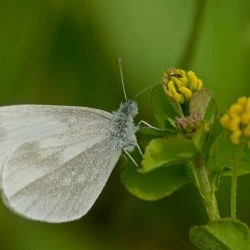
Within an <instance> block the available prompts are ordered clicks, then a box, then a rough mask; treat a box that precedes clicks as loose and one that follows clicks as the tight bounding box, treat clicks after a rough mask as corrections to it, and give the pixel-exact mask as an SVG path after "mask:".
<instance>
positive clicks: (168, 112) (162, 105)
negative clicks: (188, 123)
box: [151, 85, 183, 129]
mask: <svg viewBox="0 0 250 250" xmlns="http://www.w3.org/2000/svg"><path fill="white" fill-rule="evenodd" d="M151 102H152V108H153V114H154V117H155V120H156V123H157V125H158V126H159V127H160V128H170V129H171V128H173V127H175V121H174V119H175V118H176V117H180V116H183V112H182V110H181V106H180V105H179V104H178V103H177V102H176V101H175V100H173V99H172V98H171V97H169V96H167V95H166V94H165V93H164V91H163V89H162V86H160V85H157V86H155V87H154V89H153V91H152V96H151Z"/></svg>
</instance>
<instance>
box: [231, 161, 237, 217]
mask: <svg viewBox="0 0 250 250" xmlns="http://www.w3.org/2000/svg"><path fill="white" fill-rule="evenodd" d="M237 175H238V166H233V172H232V184H231V218H232V219H233V220H236V218H237V215H236V211H237Z"/></svg>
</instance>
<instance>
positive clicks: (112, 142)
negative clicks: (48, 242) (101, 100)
mask: <svg viewBox="0 0 250 250" xmlns="http://www.w3.org/2000/svg"><path fill="white" fill-rule="evenodd" d="M137 112H138V109H137V104H136V103H135V102H134V101H127V102H125V103H123V104H121V105H120V107H119V109H118V110H117V111H116V112H113V113H109V112H105V111H103V110H99V109H93V108H85V107H70V106H49V105H48V106H47V105H15V106H6V107H1V108H0V139H1V141H0V166H1V176H0V177H1V182H0V183H1V189H2V190H1V191H2V197H3V200H4V202H5V204H6V205H7V206H8V207H9V208H10V209H11V210H13V211H14V212H16V213H18V214H20V215H22V216H24V217H26V218H29V219H33V220H39V221H46V222H55V223H59V222H66V221H72V220H76V219H79V218H80V217H82V216H83V215H84V214H86V213H87V212H88V210H89V209H90V208H91V207H92V205H93V203H94V202H95V200H96V199H97V197H98V196H99V194H100V192H101V191H102V189H103V187H104V185H105V183H106V182H107V180H108V178H109V176H110V174H111V172H112V170H113V168H114V166H115V165H116V163H117V161H118V159H119V157H120V155H121V153H122V151H124V152H125V153H127V152H128V150H129V149H131V146H132V147H134V146H138V144H137V141H136V137H135V133H136V131H137V130H138V128H139V127H138V126H135V125H134V123H133V118H134V116H135V115H136V114H137Z"/></svg>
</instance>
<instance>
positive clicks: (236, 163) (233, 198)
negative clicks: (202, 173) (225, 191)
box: [231, 147, 242, 220]
mask: <svg viewBox="0 0 250 250" xmlns="http://www.w3.org/2000/svg"><path fill="white" fill-rule="evenodd" d="M241 152H242V147H241V148H240V149H239V150H236V153H235V154H236V155H235V161H234V166H233V169H232V183H231V218H232V219H233V220H236V219H237V179H238V169H239V161H240V156H241Z"/></svg>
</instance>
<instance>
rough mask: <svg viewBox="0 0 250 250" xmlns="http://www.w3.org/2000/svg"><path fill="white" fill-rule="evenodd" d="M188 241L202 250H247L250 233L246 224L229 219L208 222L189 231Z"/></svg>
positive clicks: (249, 243) (249, 244) (249, 246)
mask: <svg viewBox="0 0 250 250" xmlns="http://www.w3.org/2000/svg"><path fill="white" fill-rule="evenodd" d="M190 239H191V241H192V242H193V243H194V245H195V246H196V247H198V248H199V249H202V250H215V249H216V250H249V249H250V233H249V230H248V227H247V226H246V224H244V223H242V222H240V221H233V220H231V219H222V220H218V221H213V222H209V223H208V224H207V225H204V226H195V227H193V228H191V230H190Z"/></svg>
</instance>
